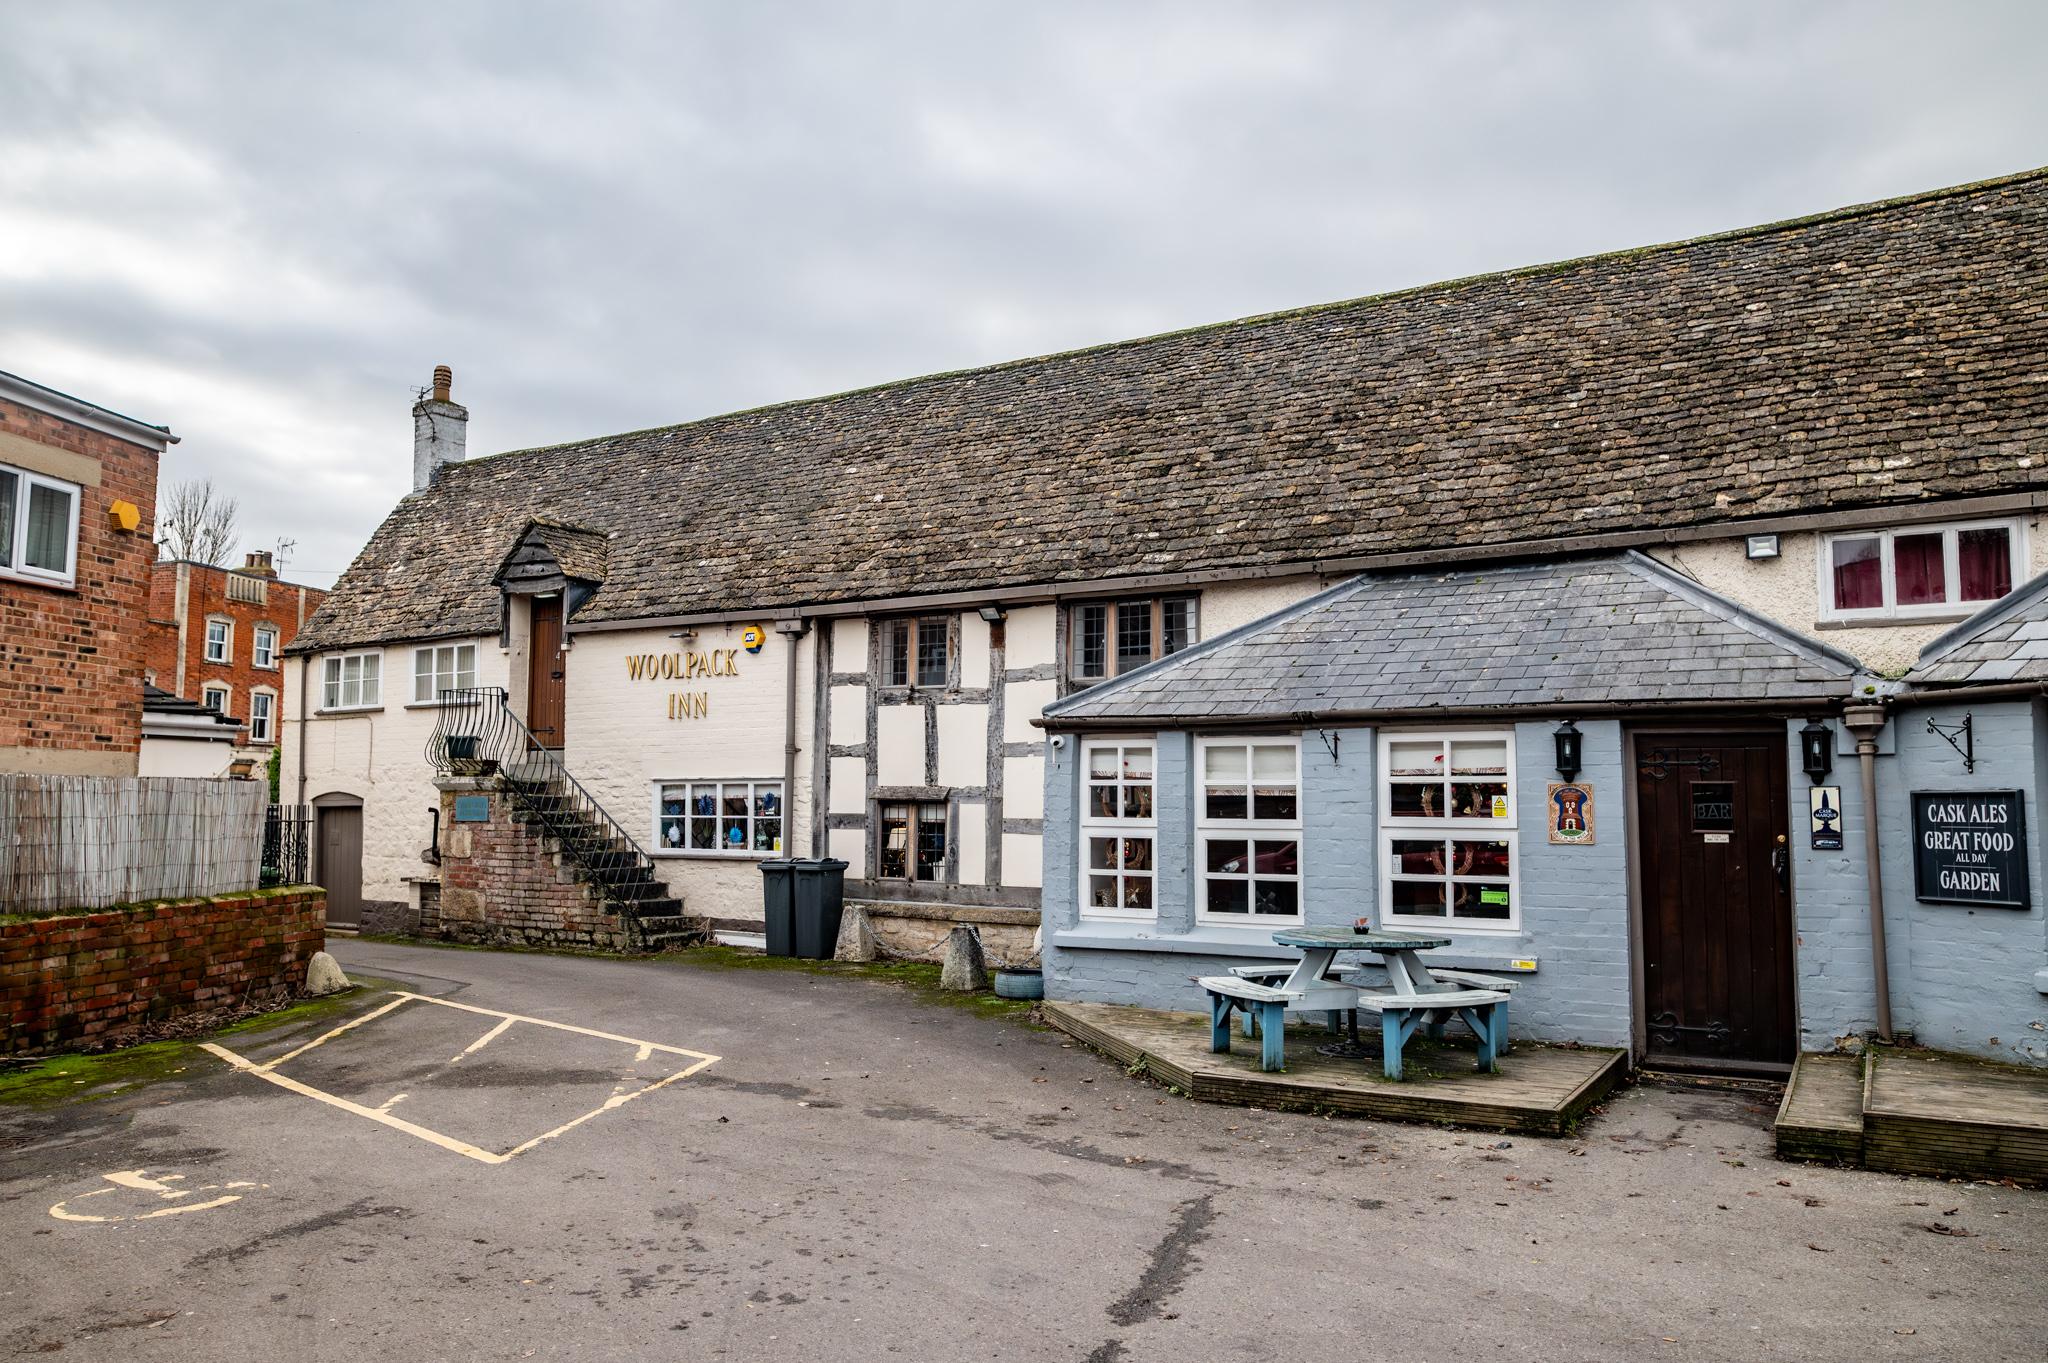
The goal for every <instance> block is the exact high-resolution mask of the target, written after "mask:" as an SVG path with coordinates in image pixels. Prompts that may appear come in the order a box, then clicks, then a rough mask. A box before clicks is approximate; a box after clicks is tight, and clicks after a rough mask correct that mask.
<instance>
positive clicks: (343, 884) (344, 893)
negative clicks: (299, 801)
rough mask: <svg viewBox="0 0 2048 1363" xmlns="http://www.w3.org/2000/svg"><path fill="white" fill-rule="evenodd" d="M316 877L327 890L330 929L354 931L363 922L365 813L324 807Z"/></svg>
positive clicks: (352, 808) (359, 809)
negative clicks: (352, 929) (349, 929)
mask: <svg viewBox="0 0 2048 1363" xmlns="http://www.w3.org/2000/svg"><path fill="white" fill-rule="evenodd" d="M317 817H318V819H319V823H320V828H319V832H320V839H319V864H318V865H317V866H316V867H315V868H314V870H315V878H316V879H318V880H319V882H320V884H321V886H322V887H323V888H324V889H325V890H326V891H327V926H329V927H331V928H353V927H355V926H357V925H358V924H359V923H361V922H362V919H363V811H362V807H361V806H359V805H358V806H337V807H334V808H331V809H330V808H325V807H323V808H321V809H320V810H319V811H318V813H317Z"/></svg>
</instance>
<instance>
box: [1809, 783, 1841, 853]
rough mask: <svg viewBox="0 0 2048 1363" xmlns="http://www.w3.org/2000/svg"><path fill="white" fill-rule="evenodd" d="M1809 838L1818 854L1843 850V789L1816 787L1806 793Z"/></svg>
mask: <svg viewBox="0 0 2048 1363" xmlns="http://www.w3.org/2000/svg"><path fill="white" fill-rule="evenodd" d="M1806 818H1807V830H1808V836H1809V837H1810V838H1811V839H1812V844H1813V849H1814V850H1815V851H1817V852H1839V851H1841V850H1842V788H1841V787H1840V786H1815V787H1814V788H1813V789H1812V790H1810V791H1808V792H1807V793H1806Z"/></svg>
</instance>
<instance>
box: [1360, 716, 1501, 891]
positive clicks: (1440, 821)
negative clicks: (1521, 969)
mask: <svg viewBox="0 0 2048 1363" xmlns="http://www.w3.org/2000/svg"><path fill="white" fill-rule="evenodd" d="M1380 772H1381V776H1380V800H1379V808H1380V818H1379V822H1380V865H1381V875H1380V904H1381V910H1382V913H1383V914H1384V916H1385V918H1386V921H1387V922H1388V923H1390V924H1403V923H1406V924H1409V925H1411V926H1413V925H1426V924H1428V925H1435V926H1437V927H1443V926H1446V925H1448V924H1452V923H1464V924H1469V925H1471V926H1475V927H1482V928H1485V927H1508V926H1511V925H1512V924H1513V923H1514V921H1515V895H1514V889H1515V874H1514V828H1515V801H1514V788H1515V787H1514V735H1513V734H1512V733H1509V732H1505V731H1496V732H1486V733H1451V734H1424V733H1388V734H1382V735H1381V738H1380Z"/></svg>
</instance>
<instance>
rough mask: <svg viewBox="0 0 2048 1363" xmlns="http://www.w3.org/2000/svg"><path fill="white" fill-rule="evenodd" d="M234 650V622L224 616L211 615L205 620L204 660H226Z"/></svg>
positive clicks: (220, 661)
mask: <svg viewBox="0 0 2048 1363" xmlns="http://www.w3.org/2000/svg"><path fill="white" fill-rule="evenodd" d="M234 651H235V622H234V621H232V620H230V619H228V618H227V617H226V616H221V615H212V616H208V617H207V620H206V661H208V662H210V663H225V662H228V661H229V660H230V659H231V658H232V657H233V655H234Z"/></svg>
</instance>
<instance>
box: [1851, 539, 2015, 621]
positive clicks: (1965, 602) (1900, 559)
mask: <svg viewBox="0 0 2048 1363" xmlns="http://www.w3.org/2000/svg"><path fill="white" fill-rule="evenodd" d="M2021 538H2022V537H2021V531H2020V526H2019V524H2018V523H2017V522H2014V521H1979V522H1972V523H1969V524H1962V525H1946V526H1931V527H1920V526H1915V527H1913V528H1912V529H1903V530H1876V531H1864V530H1859V531H1853V532H1849V533H1846V534H1840V535H1830V536H1828V537H1827V538H1826V539H1825V540H1823V541H1822V545H1821V560H1820V576H1821V583H1820V604H1821V610H1820V618H1821V619H1822V620H1823V621H1834V622H1841V623H1860V622H1863V621H1875V620H1911V619H1915V618H1923V617H1936V618H1939V617H1943V616H1955V615H1964V614H1968V613H1969V612H1970V611H1972V610H1975V609H1976V608H1977V607H1979V606H1982V605H1984V604H1986V603H1987V602H1991V601H1996V600H1998V599H1999V598H2000V597H2002V596H2004V595H2005V594H2006V593H2007V592H2009V591H2011V590H2012V588H2013V584H2014V583H2015V582H2017V581H2018V580H2019V579H2020V578H2021V576H2023V574H2022V572H2021V565H2022V564H2023V563H2024V561H2025V559H2024V555H2023V553H2022V549H2023V546H2022V544H2021Z"/></svg>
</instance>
